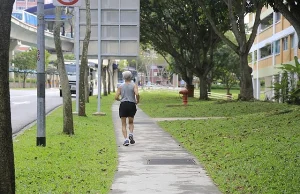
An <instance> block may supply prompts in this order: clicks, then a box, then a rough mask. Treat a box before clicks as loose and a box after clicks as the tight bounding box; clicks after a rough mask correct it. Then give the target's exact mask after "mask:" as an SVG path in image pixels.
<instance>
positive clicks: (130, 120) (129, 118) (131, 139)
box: [128, 117, 135, 144]
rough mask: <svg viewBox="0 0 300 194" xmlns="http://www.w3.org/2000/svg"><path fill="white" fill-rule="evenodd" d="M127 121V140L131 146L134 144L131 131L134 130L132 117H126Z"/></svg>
mask: <svg viewBox="0 0 300 194" xmlns="http://www.w3.org/2000/svg"><path fill="white" fill-rule="evenodd" d="M128 121H129V131H130V133H129V140H130V143H131V144H134V143H135V141H134V139H133V129H134V125H133V117H128Z"/></svg>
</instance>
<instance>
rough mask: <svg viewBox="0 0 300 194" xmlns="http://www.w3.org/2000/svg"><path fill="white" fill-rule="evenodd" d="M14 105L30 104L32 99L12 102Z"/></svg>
mask: <svg viewBox="0 0 300 194" xmlns="http://www.w3.org/2000/svg"><path fill="white" fill-rule="evenodd" d="M12 104H14V105H20V104H30V101H24V102H12Z"/></svg>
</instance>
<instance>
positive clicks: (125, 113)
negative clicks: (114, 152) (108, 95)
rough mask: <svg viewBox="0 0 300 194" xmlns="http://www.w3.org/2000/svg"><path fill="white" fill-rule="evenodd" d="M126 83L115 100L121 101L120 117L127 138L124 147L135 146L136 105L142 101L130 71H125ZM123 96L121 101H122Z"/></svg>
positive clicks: (120, 88)
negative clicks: (127, 127) (127, 128)
mask: <svg viewBox="0 0 300 194" xmlns="http://www.w3.org/2000/svg"><path fill="white" fill-rule="evenodd" d="M122 76H123V79H124V80H125V83H123V84H122V85H120V86H119V87H118V90H117V93H116V95H115V99H116V100H118V101H121V103H120V107H119V116H120V118H121V122H122V133H123V136H124V138H125V141H124V143H123V145H124V146H128V145H129V142H130V144H134V143H135V141H134V139H133V129H134V126H133V119H134V116H135V113H136V104H138V103H139V101H140V96H139V91H138V87H137V85H136V84H135V83H133V82H131V78H132V74H131V72H130V71H124V72H123V73H122ZM120 96H121V99H120ZM127 118H128V123H129V136H128V138H127V130H126V120H127Z"/></svg>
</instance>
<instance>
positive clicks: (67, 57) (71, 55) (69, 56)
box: [64, 54, 75, 60]
mask: <svg viewBox="0 0 300 194" xmlns="http://www.w3.org/2000/svg"><path fill="white" fill-rule="evenodd" d="M64 59H65V60H75V55H74V54H67V55H64Z"/></svg>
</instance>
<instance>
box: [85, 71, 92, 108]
mask: <svg viewBox="0 0 300 194" xmlns="http://www.w3.org/2000/svg"><path fill="white" fill-rule="evenodd" d="M89 74H90V71H89V66H88V65H87V66H86V69H85V75H84V82H85V83H86V84H85V93H84V94H85V103H90V98H89V96H90V87H92V86H91V85H92V83H91V80H89Z"/></svg>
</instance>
